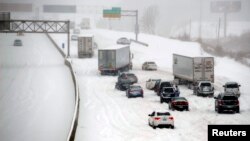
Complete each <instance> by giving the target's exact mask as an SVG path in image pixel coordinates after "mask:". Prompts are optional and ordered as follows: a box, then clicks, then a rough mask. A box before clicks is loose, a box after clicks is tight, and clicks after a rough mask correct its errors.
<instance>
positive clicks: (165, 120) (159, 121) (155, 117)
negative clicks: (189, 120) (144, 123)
mask: <svg viewBox="0 0 250 141" xmlns="http://www.w3.org/2000/svg"><path fill="white" fill-rule="evenodd" d="M148 116H149V118H148V125H149V126H151V127H153V128H154V129H156V127H170V128H172V129H174V117H173V116H171V114H170V113H169V112H167V111H153V113H151V114H149V115H148Z"/></svg>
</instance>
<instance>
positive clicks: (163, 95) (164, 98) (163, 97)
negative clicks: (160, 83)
mask: <svg viewBox="0 0 250 141" xmlns="http://www.w3.org/2000/svg"><path fill="white" fill-rule="evenodd" d="M173 97H176V93H175V89H174V88H173V87H163V88H162V90H161V92H160V102H161V103H163V102H167V103H168V102H169V101H170V100H171V99H172V98H173Z"/></svg>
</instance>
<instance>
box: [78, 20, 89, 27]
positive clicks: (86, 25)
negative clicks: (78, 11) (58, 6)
mask: <svg viewBox="0 0 250 141" xmlns="http://www.w3.org/2000/svg"><path fill="white" fill-rule="evenodd" d="M80 27H81V29H90V18H82V21H81V23H80Z"/></svg>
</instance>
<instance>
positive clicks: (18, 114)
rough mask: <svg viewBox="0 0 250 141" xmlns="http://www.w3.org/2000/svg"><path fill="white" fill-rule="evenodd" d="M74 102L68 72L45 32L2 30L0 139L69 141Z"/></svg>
mask: <svg viewBox="0 0 250 141" xmlns="http://www.w3.org/2000/svg"><path fill="white" fill-rule="evenodd" d="M15 39H21V40H22V42H23V46H21V47H15V46H13V42H14V40H15ZM74 104H75V92H74V84H73V80H72V76H71V74H70V70H69V68H68V67H66V66H65V64H64V58H63V57H62V56H61V55H60V53H59V52H58V51H57V50H56V48H55V47H54V46H53V44H52V43H51V42H50V40H49V39H48V38H47V37H46V35H45V34H24V36H17V35H16V34H4V33H1V34H0V140H1V141H17V140H20V141H45V140H46V141H65V140H66V139H67V136H68V133H69V130H70V126H71V121H72V117H73V112H74Z"/></svg>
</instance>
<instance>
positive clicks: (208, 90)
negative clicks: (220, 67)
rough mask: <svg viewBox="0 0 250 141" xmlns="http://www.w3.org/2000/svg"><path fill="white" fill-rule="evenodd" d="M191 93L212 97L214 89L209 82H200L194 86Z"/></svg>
mask: <svg viewBox="0 0 250 141" xmlns="http://www.w3.org/2000/svg"><path fill="white" fill-rule="evenodd" d="M193 92H194V94H195V95H197V96H210V97H213V96H214V87H213V85H212V83H211V82H210V81H200V82H198V84H197V85H195V86H194V89H193Z"/></svg>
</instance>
